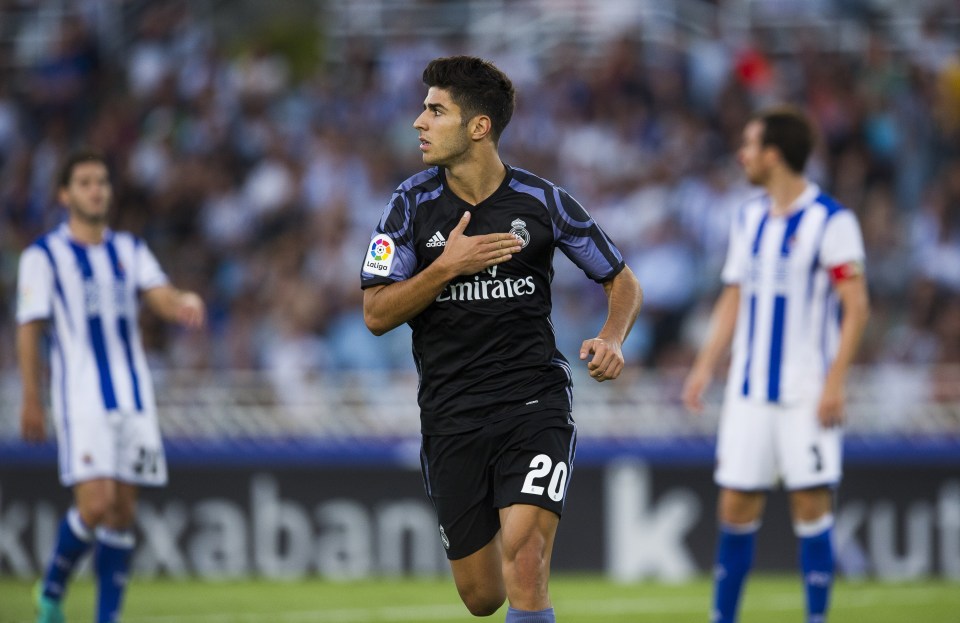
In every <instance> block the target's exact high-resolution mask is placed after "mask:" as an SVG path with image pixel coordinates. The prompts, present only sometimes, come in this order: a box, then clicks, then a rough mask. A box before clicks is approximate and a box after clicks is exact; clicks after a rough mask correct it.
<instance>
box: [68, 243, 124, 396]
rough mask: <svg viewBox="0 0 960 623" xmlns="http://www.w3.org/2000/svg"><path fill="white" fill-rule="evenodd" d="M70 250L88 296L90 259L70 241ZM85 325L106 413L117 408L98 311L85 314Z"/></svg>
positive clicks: (93, 283) (91, 268)
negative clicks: (98, 375) (75, 259)
mask: <svg viewBox="0 0 960 623" xmlns="http://www.w3.org/2000/svg"><path fill="white" fill-rule="evenodd" d="M70 248H71V249H73V253H74V255H75V256H76V258H77V265H78V266H79V267H80V273H81V274H82V275H83V280H84V295H85V296H88V295H89V294H90V291H89V289H88V288H94V289H95V288H96V287H97V286H96V282H95V281H94V279H93V266H91V265H90V258H89V257H87V250H86V249H85V248H83V247H82V246H80V245H79V244H77V243H76V242H73V241H72V240H71V241H70ZM87 325H88V328H89V331H90V342H91V345H92V346H93V354H94V357H95V358H96V360H97V371H98V372H99V373H100V393H101V395H102V396H103V406H104V407H106V409H107V410H108V411H113V410H115V409H116V408H117V395H116V393H115V392H114V390H113V378H112V377H111V376H110V361H109V360H108V359H107V342H106V339H104V336H103V321H102V319H101V318H100V314H99V311H98V312H97V313H96V314H91V313H90V312H87Z"/></svg>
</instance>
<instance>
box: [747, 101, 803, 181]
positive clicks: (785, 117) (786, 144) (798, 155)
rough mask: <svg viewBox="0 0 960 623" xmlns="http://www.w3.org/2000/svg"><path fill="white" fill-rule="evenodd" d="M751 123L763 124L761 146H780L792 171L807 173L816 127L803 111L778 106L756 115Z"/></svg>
mask: <svg viewBox="0 0 960 623" xmlns="http://www.w3.org/2000/svg"><path fill="white" fill-rule="evenodd" d="M751 120H755V121H760V122H761V123H763V136H762V137H761V144H762V145H764V146H767V145H769V146H771V147H776V148H777V149H778V150H780V154H781V155H782V156H783V161H784V162H786V163H787V166H788V167H790V170H792V171H793V172H794V173H803V169H804V167H806V166H807V159H808V158H809V157H810V152H811V151H813V144H814V140H815V139H814V131H813V126H812V125H811V124H810V120H809V119H808V118H807V116H806V115H805V114H803V111H801V110H800V109H799V108H795V107H793V106H786V105H785V106H775V107H771V108H767V109H765V110H761V111H759V112H757V113H754V114H753V115H752V116H751Z"/></svg>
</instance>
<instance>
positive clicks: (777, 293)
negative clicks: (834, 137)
mask: <svg viewBox="0 0 960 623" xmlns="http://www.w3.org/2000/svg"><path fill="white" fill-rule="evenodd" d="M812 146H813V131H812V129H811V125H810V123H809V121H808V120H807V118H806V117H805V116H804V115H803V114H802V113H801V112H799V111H797V110H795V109H793V108H787V107H782V108H771V109H768V110H765V111H761V112H759V113H757V114H755V115H754V116H753V117H752V118H751V119H750V121H749V122H748V123H747V124H746V126H745V128H744V130H743V142H742V145H741V147H740V150H739V159H740V164H741V165H742V166H743V169H744V171H745V173H746V176H747V179H748V180H749V181H750V183H751V184H754V185H756V186H760V187H762V188H763V190H764V191H765V192H764V193H763V195H762V196H760V197H758V198H756V199H754V200H753V201H751V202H748V203H747V204H746V205H745V206H743V208H742V209H741V210H740V212H739V213H738V214H737V215H736V217H735V219H734V222H733V223H732V227H731V234H730V241H729V250H728V253H727V260H726V264H725V265H724V268H723V281H724V283H725V286H724V289H723V291H722V293H721V294H720V298H719V299H718V301H717V303H716V306H715V308H714V311H713V318H712V321H711V324H712V326H711V329H710V334H709V337H708V338H707V340H706V342H705V343H704V345H703V348H702V349H701V351H700V353H699V354H698V356H697V358H696V361H695V363H694V365H693V368H692V369H691V371H690V373H689V375H688V377H687V379H686V383H685V385H684V388H683V401H684V403H685V404H686V406H687V407H688V408H689V409H690V410H692V411H693V412H700V411H701V410H702V409H703V402H702V396H703V392H704V390H705V389H706V388H707V386H708V385H709V383H710V380H711V377H712V376H713V372H714V370H715V368H716V367H717V364H718V362H719V361H720V359H721V357H723V355H724V353H725V351H726V350H727V348H728V346H730V343H731V341H732V342H733V356H732V361H731V364H730V371H729V375H728V381H727V388H726V398H725V400H724V406H723V411H722V414H721V419H720V430H719V434H718V439H717V466H716V471H715V474H714V478H715V480H716V482H717V484H718V485H719V487H720V496H719V501H718V505H719V508H718V519H719V522H720V536H719V543H718V547H717V552H716V567H715V569H714V573H715V576H714V605H713V617H712V621H716V622H720V623H728V622H731V621H735V620H736V618H737V609H738V604H739V600H740V593H741V588H742V586H743V582H744V580H745V578H746V576H747V573H748V572H749V569H750V566H751V564H752V559H753V549H754V537H755V534H756V532H757V529H758V528H759V527H760V520H761V516H762V514H763V509H764V502H765V500H766V495H765V492H766V491H767V490H769V489H772V488H773V487H775V486H777V485H778V484H780V483H782V485H783V486H784V487H785V488H786V489H787V490H788V491H789V499H790V510H791V517H792V520H793V527H794V532H795V533H796V535H797V537H798V538H799V540H800V568H801V571H802V574H803V582H804V586H805V590H806V603H807V612H808V618H807V620H808V622H809V623H817V622H822V621H824V620H825V616H826V612H827V603H828V598H829V594H830V587H831V584H832V581H833V569H834V558H833V549H832V545H831V535H832V526H833V514H832V502H833V500H832V489H833V488H834V487H836V486H837V485H838V484H839V482H840V475H841V441H842V439H841V437H842V433H841V428H840V427H841V425H842V424H843V418H844V412H843V410H844V384H845V381H846V377H847V370H848V368H849V366H850V362H851V361H852V359H853V357H854V353H855V351H856V350H857V346H858V344H859V342H860V337H861V335H862V333H863V330H864V326H865V325H866V322H867V316H868V314H869V304H868V300H867V288H866V284H865V280H864V276H863V261H864V251H863V240H862V237H861V235H860V228H859V226H858V225H857V220H856V217H855V216H854V215H853V213H852V212H850V211H849V210H847V209H846V208H844V207H843V206H841V205H840V204H838V203H837V202H836V201H834V200H833V199H832V198H831V197H829V196H827V195H825V194H824V193H823V192H822V191H821V190H820V189H819V188H818V187H817V186H816V185H815V184H813V183H811V182H810V181H809V180H807V179H806V177H805V176H804V174H803V171H804V166H805V164H806V162H807V158H808V156H809V154H810V151H811V149H812Z"/></svg>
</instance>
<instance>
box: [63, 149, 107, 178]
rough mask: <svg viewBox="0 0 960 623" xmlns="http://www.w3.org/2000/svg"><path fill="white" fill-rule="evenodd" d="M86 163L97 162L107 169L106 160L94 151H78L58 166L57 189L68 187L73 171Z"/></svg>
mask: <svg viewBox="0 0 960 623" xmlns="http://www.w3.org/2000/svg"><path fill="white" fill-rule="evenodd" d="M86 162H99V163H100V164H102V165H103V166H105V167H108V168H109V165H108V164H107V158H106V156H104V155H103V154H102V153H100V152H99V151H97V150H95V149H80V150H77V151H75V152H73V153H71V154H70V155H69V156H68V157H67V159H66V160H65V161H64V162H63V164H62V165H61V166H60V172H59V174H58V175H57V187H58V188H66V187H67V186H69V185H70V179H71V178H72V177H73V170H74V169H75V168H77V165H79V164H84V163H86Z"/></svg>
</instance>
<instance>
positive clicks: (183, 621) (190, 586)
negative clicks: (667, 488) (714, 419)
mask: <svg viewBox="0 0 960 623" xmlns="http://www.w3.org/2000/svg"><path fill="white" fill-rule="evenodd" d="M30 588H31V582H26V581H21V580H12V579H3V580H0V623H21V622H23V623H26V622H29V621H32V620H33V619H32V613H33V608H32V605H31V603H30ZM551 593H552V595H553V602H554V608H555V610H556V612H557V620H558V621H560V622H561V623H611V622H613V623H627V622H628V621H629V622H630V623H646V622H651V623H652V622H654V621H657V622H661V621H669V622H670V623H687V622H689V623H694V622H696V623H704V621H706V620H707V615H706V613H707V608H708V604H709V601H710V584H709V582H708V581H707V580H706V579H702V580H698V581H695V582H690V583H684V584H675V585H670V584H659V583H653V582H644V583H639V584H615V583H612V582H610V581H608V580H605V579H603V578H600V577H598V576H578V575H559V576H556V577H555V578H554V579H553V581H552V582H551ZM93 600H94V597H93V585H92V583H91V581H90V580H89V579H81V580H78V581H77V582H75V583H74V584H73V585H71V588H70V593H69V596H68V599H67V601H66V604H65V608H64V610H65V612H66V615H67V621H68V623H72V622H81V621H89V620H91V616H92V610H93ZM832 601H833V609H832V614H831V617H830V621H831V623H845V622H853V623H859V622H861V621H862V622H865V623H904V622H918V623H920V622H922V623H960V583H958V582H948V581H928V582H922V583H920V582H911V583H880V582H872V581H870V582H856V583H854V582H849V581H840V582H838V584H837V586H836V588H835V590H834V593H833V600H832ZM505 610H506V608H503V609H502V610H501V611H500V612H498V613H497V614H496V615H494V616H492V617H490V618H487V619H483V620H486V621H503V618H504V612H505ZM123 620H124V623H308V622H309V623H313V622H317V623H377V622H391V623H456V622H464V621H477V620H480V619H475V618H474V617H471V616H470V615H469V614H468V613H467V611H466V609H465V608H464V607H463V606H462V605H461V604H460V601H459V599H458V598H457V595H456V591H455V589H454V587H453V582H452V580H451V579H450V578H446V577H444V578H437V579H432V580H409V579H397V580H368V581H358V582H331V581H329V580H319V579H315V580H297V581H283V582H277V581H274V582H267V581H255V580H252V581H229V582H227V581H224V582H200V581H176V580H146V579H135V580H134V581H133V583H132V584H131V586H130V589H129V592H128V595H127V600H126V608H125V617H124V619H123ZM802 620H803V601H802V595H801V590H800V584H799V580H798V579H797V578H795V577H792V576H783V577H777V576H765V575H757V576H754V577H753V578H751V581H750V583H749V584H748V585H747V590H746V594H745V597H744V602H743V604H742V616H741V621H742V623H760V622H769V621H778V622H779V621H785V622H796V623H800V622H801V621H802Z"/></svg>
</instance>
